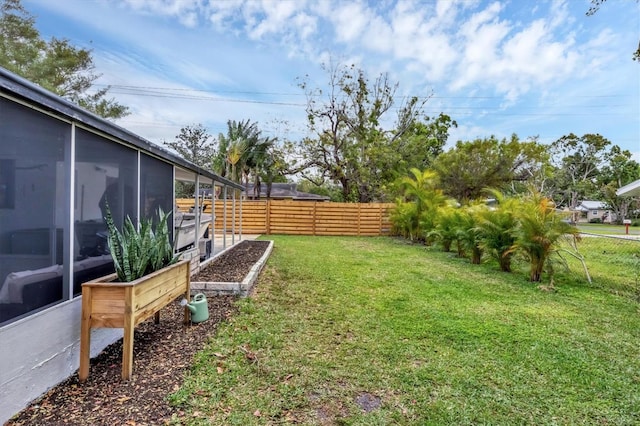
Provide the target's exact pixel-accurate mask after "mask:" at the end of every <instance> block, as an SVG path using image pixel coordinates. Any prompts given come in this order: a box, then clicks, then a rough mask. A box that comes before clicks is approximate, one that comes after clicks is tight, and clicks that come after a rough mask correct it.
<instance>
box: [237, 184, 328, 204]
mask: <svg viewBox="0 0 640 426" xmlns="http://www.w3.org/2000/svg"><path fill="white" fill-rule="evenodd" d="M245 194H246V196H247V198H248V199H249V200H256V199H262V200H264V199H266V198H267V185H265V184H262V185H260V195H259V196H257V194H256V190H255V186H254V185H253V184H252V183H250V184H248V185H247V186H246V189H245ZM270 198H271V199H272V200H295V201H329V200H330V199H331V198H330V197H327V196H325V195H317V194H311V193H309V192H302V191H298V189H297V185H296V184H295V183H273V184H271V194H270Z"/></svg>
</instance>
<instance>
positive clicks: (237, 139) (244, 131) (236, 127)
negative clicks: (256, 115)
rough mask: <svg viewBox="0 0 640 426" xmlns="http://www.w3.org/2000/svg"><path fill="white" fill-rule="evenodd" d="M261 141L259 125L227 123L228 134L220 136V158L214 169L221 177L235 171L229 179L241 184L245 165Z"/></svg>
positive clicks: (244, 122)
mask: <svg viewBox="0 0 640 426" xmlns="http://www.w3.org/2000/svg"><path fill="white" fill-rule="evenodd" d="M259 139H260V130H258V125H257V123H251V120H245V121H239V122H237V121H235V120H229V121H227V134H226V135H223V134H222V133H220V134H219V135H218V156H217V157H216V159H215V160H214V169H215V170H216V171H217V172H218V174H220V175H221V176H228V175H229V174H231V170H232V169H233V170H234V173H233V176H229V177H230V178H231V179H232V180H235V181H236V182H240V174H241V172H242V171H243V170H244V163H245V162H246V159H247V157H248V156H249V153H250V152H251V150H252V149H253V147H254V146H255V145H256V141H258V140H259Z"/></svg>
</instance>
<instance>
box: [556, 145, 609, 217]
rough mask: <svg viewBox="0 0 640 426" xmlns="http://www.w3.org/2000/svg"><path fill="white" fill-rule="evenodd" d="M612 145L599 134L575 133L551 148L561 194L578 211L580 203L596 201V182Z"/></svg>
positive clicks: (561, 201)
mask: <svg viewBox="0 0 640 426" xmlns="http://www.w3.org/2000/svg"><path fill="white" fill-rule="evenodd" d="M610 145H611V141H609V140H608V139H606V138H604V137H603V136H601V135H599V134H585V135H583V136H580V137H578V136H576V135H575V134H573V133H570V134H568V135H565V136H562V137H561V138H560V139H558V140H556V141H555V142H553V143H552V144H551V152H552V155H553V161H554V164H555V165H556V166H557V172H558V174H557V176H556V179H557V180H558V186H559V188H560V191H559V193H560V194H563V199H562V200H558V199H556V201H558V202H559V203H560V204H565V203H566V204H567V205H568V207H569V208H571V209H574V208H575V207H576V206H577V205H578V201H579V200H580V199H584V198H585V197H586V196H587V197H593V196H594V195H595V193H596V190H597V185H596V178H597V176H598V174H599V172H600V168H601V167H602V166H603V165H604V164H605V159H606V155H607V152H608V147H609V146H610Z"/></svg>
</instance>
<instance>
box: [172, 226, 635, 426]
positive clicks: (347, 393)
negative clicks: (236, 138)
mask: <svg viewBox="0 0 640 426" xmlns="http://www.w3.org/2000/svg"><path fill="white" fill-rule="evenodd" d="M273 239H274V240H275V247H274V251H273V253H272V255H271V257H270V259H269V262H268V265H267V268H266V269H265V271H264V272H263V274H262V276H261V278H260V280H259V282H258V291H257V293H256V295H255V297H253V298H251V299H245V300H242V301H240V302H239V305H240V313H239V314H238V315H236V316H234V317H233V318H231V319H230V321H229V322H228V323H227V324H225V325H224V326H222V327H221V329H220V331H219V334H218V336H217V337H216V339H214V340H212V341H211V342H210V344H209V346H208V347H207V348H206V350H204V351H202V352H201V353H200V354H199V355H198V357H197V359H196V361H195V365H194V367H193V369H192V371H191V373H190V374H189V375H188V377H187V379H186V382H185V383H184V385H183V386H182V387H181V388H180V389H179V390H177V391H176V392H175V393H174V394H173V395H171V397H170V399H171V402H172V403H173V404H175V405H177V406H178V407H180V413H179V414H178V415H176V416H175V418H174V423H175V424H194V425H199V424H203V425H204V424H212V425H217V424H219V425H234V424H235V425H253V424H255V425H259V424H289V423H292V424H293V423H297V424H349V425H387V424H400V425H403V424H406V425H413V424H424V425H431V424H433V425H443V424H462V425H464V424H492V425H493V424H508V425H512V424H518V425H522V424H525V425H528V424H530V425H545V424H549V425H551V424H562V425H567V424H638V423H640V357H639V356H638V354H639V350H638V342H639V337H640V307H639V305H638V303H636V302H634V301H633V300H632V299H630V298H626V297H620V296H616V295H614V294H611V293H610V292H608V291H601V290H600V289H597V288H593V287H589V286H586V285H583V284H582V283H580V282H578V281H577V280H574V279H568V280H567V282H566V283H565V282H560V281H561V278H562V277H560V278H559V279H558V280H557V281H556V286H558V288H559V291H557V292H545V291H541V290H539V289H538V288H537V287H536V285H534V284H531V283H529V282H527V281H526V276H525V274H521V273H512V274H506V273H500V272H498V271H497V268H496V266H495V265H494V264H492V263H486V264H483V265H480V266H478V265H471V264H469V263H468V260H466V259H458V258H455V257H452V255H451V254H449V253H442V252H438V251H436V250H433V249H427V248H425V247H423V246H416V245H410V244H407V243H405V242H403V241H401V240H396V239H392V238H346V237H335V238H334V237H295V236H275V237H273Z"/></svg>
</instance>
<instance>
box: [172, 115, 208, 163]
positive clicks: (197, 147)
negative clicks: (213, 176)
mask: <svg viewBox="0 0 640 426" xmlns="http://www.w3.org/2000/svg"><path fill="white" fill-rule="evenodd" d="M211 138H212V136H211V135H210V134H209V133H208V132H207V129H205V128H204V126H203V125H202V124H190V125H188V126H185V127H182V128H181V129H180V133H179V134H178V135H177V136H176V137H175V139H174V140H173V141H172V142H167V141H164V142H163V145H165V146H167V147H169V148H171V149H173V150H174V151H176V152H177V153H178V155H179V156H181V157H182V158H184V159H185V160H187V161H191V162H192V163H193V164H196V165H198V166H200V167H202V168H205V169H211V168H212V165H213V159H214V157H215V154H216V148H215V145H214V143H213V141H211Z"/></svg>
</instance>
